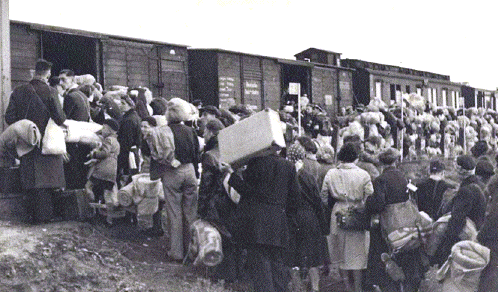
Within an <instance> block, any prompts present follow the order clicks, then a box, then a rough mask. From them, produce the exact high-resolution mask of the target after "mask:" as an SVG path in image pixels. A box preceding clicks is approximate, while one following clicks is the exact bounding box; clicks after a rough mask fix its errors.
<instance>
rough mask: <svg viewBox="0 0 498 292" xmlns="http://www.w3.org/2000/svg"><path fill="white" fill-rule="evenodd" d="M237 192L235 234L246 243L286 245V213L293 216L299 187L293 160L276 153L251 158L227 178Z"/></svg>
mask: <svg viewBox="0 0 498 292" xmlns="http://www.w3.org/2000/svg"><path fill="white" fill-rule="evenodd" d="M228 183H229V185H230V186H232V187H233V188H234V189H235V190H236V191H237V192H238V193H239V194H240V195H241V199H240V202H239V210H238V212H239V213H238V219H237V222H238V224H239V225H238V226H237V232H236V235H237V236H236V237H237V238H238V240H240V242H241V243H244V244H248V245H267V246H273V247H281V248H288V246H289V226H288V222H287V216H290V217H295V212H296V208H295V205H296V198H297V197H298V192H299V186H298V182H297V173H296V168H295V166H294V164H293V163H291V162H290V161H287V160H285V159H284V158H282V157H279V156H278V155H276V154H274V155H269V156H264V157H257V158H253V159H252V160H250V161H249V163H248V164H247V168H246V170H244V172H243V173H242V177H241V176H238V175H236V174H232V176H231V177H230V179H229V182H228Z"/></svg>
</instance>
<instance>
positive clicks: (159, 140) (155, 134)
mask: <svg viewBox="0 0 498 292" xmlns="http://www.w3.org/2000/svg"><path fill="white" fill-rule="evenodd" d="M144 138H145V140H146V141H147V144H148V145H149V148H150V155H151V157H152V158H153V159H154V160H155V161H157V162H159V163H160V164H164V165H170V166H173V167H176V166H178V165H177V162H178V160H176V159H175V137H174V135H173V131H171V128H170V127H169V126H167V125H163V126H158V127H154V128H152V129H151V130H150V132H148V133H147V134H146V135H145V137H144ZM175 165H176V166H175Z"/></svg>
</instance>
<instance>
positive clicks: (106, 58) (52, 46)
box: [10, 21, 189, 100]
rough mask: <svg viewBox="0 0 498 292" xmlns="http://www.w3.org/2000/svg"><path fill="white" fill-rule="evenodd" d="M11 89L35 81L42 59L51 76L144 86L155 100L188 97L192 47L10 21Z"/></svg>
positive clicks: (104, 84) (109, 84)
mask: <svg viewBox="0 0 498 292" xmlns="http://www.w3.org/2000/svg"><path fill="white" fill-rule="evenodd" d="M10 38H11V68H12V74H11V78H12V88H14V87H15V86H17V85H19V84H22V83H24V82H26V81H28V80H30V78H31V71H30V70H32V69H33V66H34V64H35V62H36V60H37V59H38V58H44V59H46V60H48V61H50V62H52V63H53V64H54V65H53V68H52V74H53V75H57V74H59V71H60V70H62V69H72V70H74V71H75V73H76V74H78V75H80V74H92V75H93V76H95V78H96V79H97V82H99V83H101V84H102V85H103V86H104V88H105V87H106V86H111V85H123V86H130V87H133V86H145V87H148V88H149V89H150V90H151V91H152V93H153V95H154V96H162V97H166V98H170V97H173V96H176V97H180V98H183V99H187V100H188V99H189V95H188V92H189V91H188V78H187V75H188V71H187V70H188V65H187V61H188V55H187V46H184V45H174V44H167V43H162V42H155V41H148V40H140V39H133V38H125V37H119V36H112V35H106V34H100V33H93V32H87V31H80V30H74V29H66V28H60V27H54V26H47V25H39V24H33V23H25V22H19V21H11V22H10Z"/></svg>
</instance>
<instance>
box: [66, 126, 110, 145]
mask: <svg viewBox="0 0 498 292" xmlns="http://www.w3.org/2000/svg"><path fill="white" fill-rule="evenodd" d="M64 125H66V126H67V135H66V139H65V140H66V142H68V143H83V144H94V143H99V142H100V138H99V136H98V135H97V132H98V131H100V130H101V129H102V125H100V124H97V123H92V122H81V121H75V120H66V121H65V122H64Z"/></svg>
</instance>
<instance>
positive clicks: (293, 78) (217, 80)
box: [188, 49, 352, 113]
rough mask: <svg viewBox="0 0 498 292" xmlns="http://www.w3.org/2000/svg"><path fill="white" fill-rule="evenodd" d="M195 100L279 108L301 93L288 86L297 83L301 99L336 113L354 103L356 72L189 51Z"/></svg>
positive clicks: (228, 53)
mask: <svg viewBox="0 0 498 292" xmlns="http://www.w3.org/2000/svg"><path fill="white" fill-rule="evenodd" d="M188 52H189V76H190V81H189V84H190V87H191V92H192V96H193V99H194V100H195V99H198V100H201V101H203V103H204V104H211V105H215V106H220V107H222V108H226V107H229V106H230V105H232V104H234V103H235V104H238V103H242V104H248V105H250V106H251V107H253V108H254V109H262V108H265V107H266V108H272V109H275V110H278V109H279V108H280V107H281V106H282V105H284V104H286V103H287V102H289V101H296V100H297V95H292V94H289V91H288V89H289V84H290V83H299V84H300V87H301V96H303V95H306V96H307V97H308V98H309V99H310V102H313V103H315V104H318V105H320V106H321V107H322V108H323V109H325V110H327V111H328V112H329V113H335V112H336V110H337V109H338V108H339V106H338V103H339V102H341V101H342V102H343V105H344V104H345V105H346V106H347V105H351V102H352V70H350V69H347V68H340V67H338V66H332V65H328V64H319V63H314V62H308V61H303V60H288V59H279V58H274V57H265V56H258V55H250V54H245V53H240V52H233V51H226V50H221V49H189V50H188Z"/></svg>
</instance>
